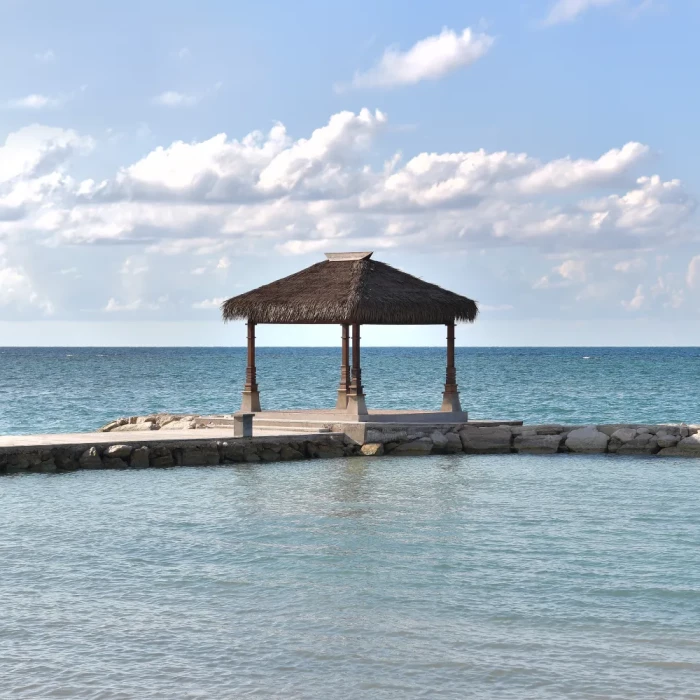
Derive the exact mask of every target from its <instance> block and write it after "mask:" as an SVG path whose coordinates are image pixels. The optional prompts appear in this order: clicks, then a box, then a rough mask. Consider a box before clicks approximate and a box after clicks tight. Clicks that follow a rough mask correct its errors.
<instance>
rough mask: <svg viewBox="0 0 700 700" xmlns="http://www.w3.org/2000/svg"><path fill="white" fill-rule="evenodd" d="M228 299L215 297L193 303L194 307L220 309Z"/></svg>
mask: <svg viewBox="0 0 700 700" xmlns="http://www.w3.org/2000/svg"><path fill="white" fill-rule="evenodd" d="M225 301H226V299H225V298H224V297H215V298H214V299H204V301H198V302H195V303H194V304H192V308H193V309H218V308H219V307H220V306H221V305H222V304H223V303H224V302H225Z"/></svg>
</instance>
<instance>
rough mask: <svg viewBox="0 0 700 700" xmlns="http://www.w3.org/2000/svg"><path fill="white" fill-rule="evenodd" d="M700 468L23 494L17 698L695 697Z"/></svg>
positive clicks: (284, 466)
mask: <svg viewBox="0 0 700 700" xmlns="http://www.w3.org/2000/svg"><path fill="white" fill-rule="evenodd" d="M699 469H700V467H699V466H698V464H697V462H696V461H695V460H676V459H667V460H664V461H663V462H659V460H655V459H653V458H651V459H643V458H623V457H606V456H594V457H586V456H577V455H558V456H553V457H537V456H509V455H504V456H498V455H493V456H469V455H455V456H443V457H439V456H433V457H424V458H415V459H407V458H392V457H386V458H381V459H375V460H372V459H369V458H367V459H365V458H352V459H338V460H316V461H309V462H296V463H276V464H268V465H255V466H246V467H243V466H233V467H218V468H202V467H199V468H177V469H168V470H143V471H95V472H89V471H86V472H76V473H70V474H60V475H39V474H33V475H28V474H25V475H18V476H13V477H4V478H2V479H0V526H1V528H2V532H3V537H2V538H1V539H0V561H2V563H3V566H2V576H0V646H2V648H3V654H2V656H1V657H0V689H2V690H1V691H0V696H4V697H13V698H32V699H35V698H39V697H40V698H53V697H72V698H91V699H92V698H95V699H97V698H100V699H103V700H112V699H116V698H132V697H138V698H162V697H177V698H241V697H259V698H299V699H301V698H304V699H306V698H308V699H314V700H315V699H319V700H320V699H324V700H325V698H328V697H329V696H332V695H337V696H338V697H343V698H351V699H353V698H358V699H359V698H366V697H372V698H409V699H410V698H463V697H465V696H473V697H480V698H489V697H493V698H518V699H522V698H582V697H616V698H640V697H663V698H670V697H673V698H691V697H698V695H697V689H698V688H699V687H700V640H698V635H697V622H698V619H700V548H698V542H700V513H699V511H698V508H697V493H698V486H697V484H698V475H699V474H700V472H699V471H698V470H699Z"/></svg>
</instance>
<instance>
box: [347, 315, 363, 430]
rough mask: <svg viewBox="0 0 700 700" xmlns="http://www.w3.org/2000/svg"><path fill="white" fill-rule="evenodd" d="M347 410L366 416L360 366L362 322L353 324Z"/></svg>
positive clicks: (352, 413) (356, 414) (355, 414)
mask: <svg viewBox="0 0 700 700" xmlns="http://www.w3.org/2000/svg"><path fill="white" fill-rule="evenodd" d="M347 412H348V413H350V414H351V415H354V416H366V415H367V404H366V403H365V393H364V389H363V387H362V368H361V366H360V324H359V323H353V324H352V371H351V373H350V388H349V389H348V407H347Z"/></svg>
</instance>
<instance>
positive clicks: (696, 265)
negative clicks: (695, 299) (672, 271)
mask: <svg viewBox="0 0 700 700" xmlns="http://www.w3.org/2000/svg"><path fill="white" fill-rule="evenodd" d="M685 281H686V284H687V285H688V287H690V288H691V289H695V288H696V287H698V286H700V255H696V256H694V257H693V258H692V259H691V260H690V262H689V263H688V272H687V273H686V276H685Z"/></svg>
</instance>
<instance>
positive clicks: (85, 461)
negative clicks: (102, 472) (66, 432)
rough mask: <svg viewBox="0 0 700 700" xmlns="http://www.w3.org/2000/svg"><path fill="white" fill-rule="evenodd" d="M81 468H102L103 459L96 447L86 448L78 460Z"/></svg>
mask: <svg viewBox="0 0 700 700" xmlns="http://www.w3.org/2000/svg"><path fill="white" fill-rule="evenodd" d="M78 463H79V464H80V468H81V469H101V468H102V460H101V459H100V454H99V452H98V451H97V448H96V447H91V448H90V449H88V450H85V452H83V454H81V455H80V459H79V460H78Z"/></svg>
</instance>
